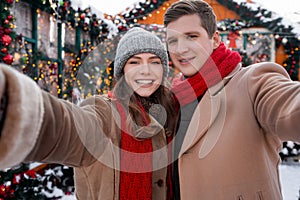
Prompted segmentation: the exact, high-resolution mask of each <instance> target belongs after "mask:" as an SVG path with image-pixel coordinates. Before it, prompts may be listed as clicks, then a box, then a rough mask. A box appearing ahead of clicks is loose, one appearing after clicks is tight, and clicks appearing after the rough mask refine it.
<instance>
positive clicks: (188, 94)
mask: <svg viewBox="0 0 300 200" xmlns="http://www.w3.org/2000/svg"><path fill="white" fill-rule="evenodd" d="M239 62H241V56H240V55H239V53H238V52H235V51H231V50H229V49H228V48H226V46H225V45H224V43H223V42H222V43H221V44H220V46H219V47H218V48H217V49H215V50H214V51H213V53H212V54H211V56H210V57H209V58H208V59H207V61H206V62H205V63H204V65H203V66H202V67H201V69H200V70H199V73H197V74H195V75H193V76H192V77H188V78H187V79H185V80H182V79H183V76H182V77H180V78H176V79H174V81H173V83H172V91H173V92H174V94H175V96H176V98H177V99H178V101H179V103H180V105H181V106H184V105H186V104H189V103H191V102H193V101H194V100H195V99H197V98H198V97H201V96H202V95H203V94H204V92H205V91H206V90H207V88H209V87H211V86H213V85H215V84H217V83H218V82H220V81H221V80H223V78H224V77H225V76H227V75H228V74H230V72H232V70H233V69H234V68H235V67H236V66H237V64H238V63H239Z"/></svg>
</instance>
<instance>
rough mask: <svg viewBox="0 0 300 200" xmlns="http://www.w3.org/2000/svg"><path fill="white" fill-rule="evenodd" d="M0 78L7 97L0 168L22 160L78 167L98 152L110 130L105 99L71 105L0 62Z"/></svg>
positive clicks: (91, 159) (1, 141) (94, 98)
mask: <svg viewBox="0 0 300 200" xmlns="http://www.w3.org/2000/svg"><path fill="white" fill-rule="evenodd" d="M0 76H2V77H4V78H5V87H4V88H5V90H6V91H7V98H8V104H7V108H6V109H7V114H6V116H5V119H4V121H3V122H4V124H3V129H2V132H1V137H0V169H4V168H7V167H12V166H13V165H16V164H19V163H20V162H26V161H38V162H53V163H61V164H65V165H69V166H84V165H88V164H90V163H91V162H94V161H95V158H97V157H100V156H101V154H102V153H103V151H104V150H105V147H106V145H107V144H109V142H110V141H109V138H108V137H109V136H108V135H109V134H110V133H111V131H110V127H111V126H110V125H111V124H110V123H109V122H111V118H110V117H111V115H110V113H111V112H110V109H111V108H110V106H109V103H108V101H107V100H104V99H103V98H100V97H93V98H90V99H87V100H85V102H83V104H82V105H81V106H76V105H74V104H72V103H70V102H67V101H64V100H60V99H58V98H56V97H54V96H53V95H51V94H49V93H47V92H44V91H42V90H41V89H40V88H39V87H38V85H37V84H36V83H35V82H34V81H32V80H31V79H30V78H29V77H27V76H25V75H23V74H21V73H19V72H17V71H16V70H14V69H12V68H11V67H8V66H5V65H0ZM1 86H2V88H3V85H1ZM2 90H3V89H2ZM104 132H105V134H104Z"/></svg>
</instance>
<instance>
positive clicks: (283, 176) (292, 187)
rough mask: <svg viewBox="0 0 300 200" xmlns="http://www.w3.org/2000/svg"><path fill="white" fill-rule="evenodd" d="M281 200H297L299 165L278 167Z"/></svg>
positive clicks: (69, 199) (70, 197)
mask: <svg viewBox="0 0 300 200" xmlns="http://www.w3.org/2000/svg"><path fill="white" fill-rule="evenodd" d="M279 173H280V180H281V186H282V194H283V200H298V198H299V196H300V163H299V164H282V165H280V166H279ZM62 200H76V198H75V197H74V196H72V195H71V196H64V197H63V198H62Z"/></svg>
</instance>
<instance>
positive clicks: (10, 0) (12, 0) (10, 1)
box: [6, 0, 14, 4]
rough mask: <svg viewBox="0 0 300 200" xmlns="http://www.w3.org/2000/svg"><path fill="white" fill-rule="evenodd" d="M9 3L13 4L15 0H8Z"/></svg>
mask: <svg viewBox="0 0 300 200" xmlns="http://www.w3.org/2000/svg"><path fill="white" fill-rule="evenodd" d="M6 2H7V3H9V4H13V2H14V0H6Z"/></svg>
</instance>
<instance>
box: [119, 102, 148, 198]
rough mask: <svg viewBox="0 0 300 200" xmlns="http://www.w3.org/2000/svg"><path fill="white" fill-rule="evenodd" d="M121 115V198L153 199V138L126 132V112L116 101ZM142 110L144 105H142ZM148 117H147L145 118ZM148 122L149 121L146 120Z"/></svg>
mask: <svg viewBox="0 0 300 200" xmlns="http://www.w3.org/2000/svg"><path fill="white" fill-rule="evenodd" d="M116 105H117V109H118V111H119V113H120V115H121V127H122V133H121V160H120V168H121V170H120V198H119V199H120V200H152V153H149V152H152V151H153V148H152V140H151V138H149V139H144V140H137V139H136V138H134V137H133V136H132V134H128V133H127V132H126V118H127V117H126V116H127V114H126V112H125V110H124V108H123V107H122V105H121V104H120V103H119V102H118V101H116ZM140 107H141V108H142V110H143V111H144V113H146V112H145V110H144V109H143V107H142V105H140ZM144 119H146V118H144ZM145 122H146V123H147V121H145Z"/></svg>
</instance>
